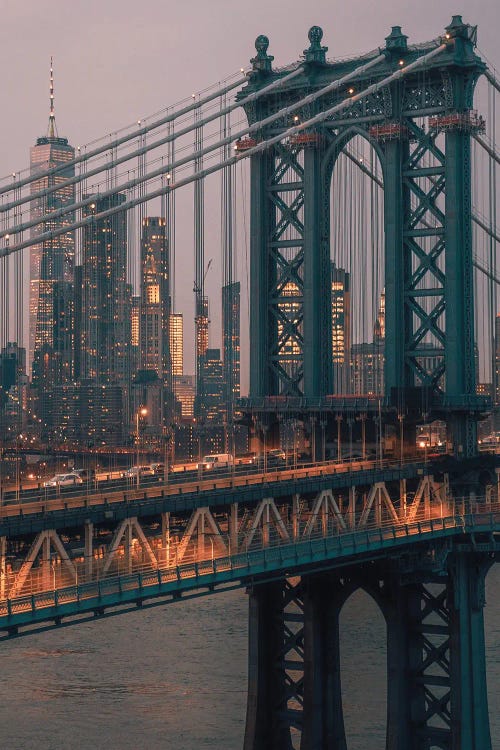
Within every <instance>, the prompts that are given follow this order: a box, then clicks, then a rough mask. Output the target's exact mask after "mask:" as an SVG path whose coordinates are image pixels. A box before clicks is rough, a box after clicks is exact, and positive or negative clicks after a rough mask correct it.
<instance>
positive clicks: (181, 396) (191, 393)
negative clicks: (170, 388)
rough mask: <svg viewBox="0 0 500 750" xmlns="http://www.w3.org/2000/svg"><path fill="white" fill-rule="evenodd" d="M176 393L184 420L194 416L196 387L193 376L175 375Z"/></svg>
mask: <svg viewBox="0 0 500 750" xmlns="http://www.w3.org/2000/svg"><path fill="white" fill-rule="evenodd" d="M174 393H175V398H176V400H177V401H178V402H179V403H180V405H181V416H182V418H183V419H188V418H192V417H193V416H194V398H195V387H194V378H193V376H192V375H174Z"/></svg>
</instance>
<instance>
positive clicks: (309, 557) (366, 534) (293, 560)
mask: <svg viewBox="0 0 500 750" xmlns="http://www.w3.org/2000/svg"><path fill="white" fill-rule="evenodd" d="M467 502H468V501H460V503H458V504H456V505H453V506H448V507H446V508H443V506H441V512H443V510H446V511H447V512H448V515H444V516H440V515H439V516H434V517H432V518H419V519H417V520H415V521H412V522H411V523H407V522H406V521H405V520H404V519H403V520H402V521H401V522H400V523H392V522H386V523H382V524H378V525H377V524H375V523H370V524H367V525H366V526H365V527H364V528H362V529H358V530H356V531H339V529H338V527H337V528H336V529H333V528H330V529H329V530H327V531H329V532H330V533H326V534H325V533H320V531H316V532H315V533H314V534H310V535H309V536H307V537H302V538H301V539H295V540H292V541H283V540H282V539H280V538H274V539H271V540H270V541H269V543H267V544H263V543H262V542H260V545H259V546H258V547H257V546H252V547H250V548H249V549H247V550H245V551H243V552H242V551H239V552H238V553H237V554H234V555H225V556H215V555H214V549H213V547H212V550H211V551H212V554H211V555H210V556H208V557H203V558H201V557H199V558H197V559H192V560H191V561H189V562H183V563H182V564H181V565H177V564H175V556H174V554H173V551H172V549H169V555H168V557H169V560H168V562H162V561H158V564H157V565H156V566H154V565H152V564H148V565H144V564H139V565H137V566H136V569H135V570H134V571H133V572H126V573H123V574H120V572H119V571H118V573H117V571H116V570H115V571H113V572H112V573H109V575H107V576H105V577H102V578H99V571H96V578H95V580H90V581H83V582H82V579H81V578H80V579H78V578H77V580H76V581H75V582H74V583H72V584H71V585H63V586H60V587H57V586H56V577H55V574H54V579H53V584H54V585H53V587H52V588H50V587H49V588H47V589H45V590H38V591H37V590H36V587H35V586H34V581H32V582H31V587H29V585H28V588H29V593H24V594H23V595H22V596H17V597H15V598H8V597H7V598H3V599H2V600H0V625H1V624H2V623H1V619H2V618H4V619H5V622H4V627H8V622H9V619H10V618H11V617H13V616H14V615H19V614H22V613H28V614H30V615H31V616H33V618H34V619H37V620H40V619H52V618H53V617H57V616H58V610H60V609H61V608H63V609H64V608H65V609H66V610H67V609H68V608H67V607H66V606H65V605H75V606H74V607H73V612H72V613H73V614H76V613H78V612H82V611H92V610H94V611H95V610H96V609H99V608H100V607H105V606H113V605H115V606H116V605H118V604H120V603H123V602H125V601H137V600H142V599H143V598H148V597H153V596H159V595H167V594H169V593H175V591H176V590H177V591H178V590H180V589H183V588H184V589H185V588H190V589H193V588H199V587H203V586H208V587H209V589H208V590H207V593H209V590H212V587H213V586H215V585H216V584H217V583H224V582H229V581H233V582H234V581H237V580H239V581H240V582H242V581H244V579H245V578H246V577H248V576H250V575H255V574H256V573H262V572H265V571H269V572H272V571H279V570H282V571H286V572H287V573H288V572H290V570H293V569H294V568H296V569H297V568H300V565H301V564H307V563H309V562H312V561H318V562H320V561H323V562H324V561H326V560H328V559H338V558H340V557H344V556H347V555H349V556H353V555H361V554H363V553H368V554H370V553H373V552H374V551H376V550H381V549H383V548H385V547H388V546H404V545H407V544H408V542H409V540H412V539H415V540H417V539H418V540H420V539H422V538H425V537H429V536H430V537H442V536H449V535H450V534H451V535H455V534H456V533H457V531H458V533H464V534H465V533H471V532H474V531H478V530H481V531H489V532H491V531H495V530H497V529H498V530H499V531H500V503H498V502H497V503H495V504H486V503H484V504H482V503H481V502H478V503H477V505H476V508H477V510H476V511H475V512H465V511H470V510H471V508H470V507H469V508H467ZM435 510H436V509H435ZM289 532H290V533H292V529H291V528H290V529H289ZM499 545H500V542H499ZM172 560H174V563H173V564H172ZM0 583H1V586H2V590H3V591H6V586H7V581H6V580H5V577H2V580H1V581H0ZM38 585H40V581H39V582H38ZM4 597H5V594H4ZM86 602H87V604H88V606H86V605H85V603H86ZM44 611H45V615H46V617H45V615H44ZM63 614H67V612H63ZM35 615H36V618H35ZM27 621H29V618H28V620H27Z"/></svg>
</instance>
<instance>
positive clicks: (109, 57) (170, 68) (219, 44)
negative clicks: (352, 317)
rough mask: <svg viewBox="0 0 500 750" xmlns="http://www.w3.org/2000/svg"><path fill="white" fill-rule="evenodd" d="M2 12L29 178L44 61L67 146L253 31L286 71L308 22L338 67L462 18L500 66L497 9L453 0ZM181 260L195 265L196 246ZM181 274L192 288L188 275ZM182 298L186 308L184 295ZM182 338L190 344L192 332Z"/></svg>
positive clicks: (229, 55) (203, 80) (242, 49)
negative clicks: (390, 40) (397, 35)
mask: <svg viewBox="0 0 500 750" xmlns="http://www.w3.org/2000/svg"><path fill="white" fill-rule="evenodd" d="M1 5H2V44H1V47H0V56H1V61H2V71H3V75H2V83H3V91H2V98H3V112H4V114H3V118H2V143H3V148H2V150H1V156H0V175H7V174H9V173H11V172H13V171H19V170H21V169H25V168H26V167H27V166H28V163H29V147H30V146H31V145H33V144H34V142H35V140H36V138H37V137H38V136H40V135H44V134H45V133H46V128H47V121H48V102H49V97H48V69H49V61H50V56H51V55H52V56H53V57H54V69H55V96H56V100H55V102H56V121H57V126H58V132H59V135H63V136H65V137H67V138H68V139H69V140H70V143H72V144H73V145H75V146H76V145H78V144H84V143H89V142H90V141H92V140H94V139H97V138H100V137H102V136H104V135H106V134H108V133H111V132H114V131H116V130H118V129H120V128H121V127H123V126H125V125H128V124H130V123H132V122H135V121H137V120H138V119H139V118H143V117H144V116H147V115H149V114H152V113H154V112H157V111H158V110H161V109H163V108H164V107H165V106H166V105H169V104H172V103H174V102H176V101H178V100H180V99H183V98H185V97H186V96H189V95H190V94H191V92H197V91H201V90H202V89H204V88H206V87H207V86H209V85H211V84H213V83H215V82H216V81H219V80H222V79H224V78H226V77H228V76H229V75H231V74H232V73H234V72H235V71H237V70H239V68H241V67H247V66H248V61H249V58H250V57H252V56H253V54H254V40H255V37H256V36H257V35H258V34H266V35H267V36H269V38H270V48H269V53H270V54H273V55H274V56H275V65H277V66H282V65H286V64H287V63H290V62H293V61H295V60H297V59H298V58H299V56H300V55H301V53H302V51H303V50H304V49H305V48H306V47H307V46H308V41H307V32H308V29H309V28H310V26H312V25H313V24H318V25H320V26H322V27H323V30H324V38H323V44H325V45H327V46H328V48H329V50H328V53H327V56H328V57H329V58H335V57H344V56H350V55H355V54H358V53H362V52H366V51H369V50H371V49H374V48H376V47H377V46H379V45H380V46H381V45H383V44H384V37H385V36H386V35H387V34H388V33H389V31H390V28H391V26H392V25H395V24H399V25H401V26H402V27H403V31H404V32H405V33H406V34H408V36H409V43H410V44H411V43H414V42H422V41H426V40H429V39H432V38H435V37H437V36H438V35H439V34H441V33H442V32H443V29H444V27H445V26H446V25H447V24H448V23H449V22H450V20H451V16H452V14H455V13H462V14H463V16H464V20H465V21H466V22H469V23H472V24H477V25H478V27H479V28H478V46H479V49H480V51H481V52H482V53H484V55H486V56H487V57H488V58H489V59H490V60H491V61H492V63H496V64H497V65H499V66H500V55H499V53H498V46H499V40H498V32H499V28H500V23H499V22H500V10H499V7H500V6H499V3H498V0H477V1H476V2H474V3H467V4H464V3H462V5H460V4H458V5H457V3H456V1H455V0H454V1H452V0H440V2H436V0H418V1H415V2H414V3H411V4H410V3H401V2H396V0H382V2H378V3H376V2H373V1H372V2H368V1H367V0H350V2H344V3H340V2H337V3H335V2H332V0H307V2H299V1H298V0H289V1H288V2H284V0H251V1H250V2H240V3H236V2H234V0H233V2H230V1H229V0H208V1H207V2H202V1H201V0H186V2H179V0H142V2H137V1H135V2H133V0H85V1H83V0H24V1H22V0H2V3H1ZM187 255H188V256H189V257H190V258H191V256H192V248H189V252H188V253H187ZM207 257H210V255H209V253H208V252H207ZM186 273H187V274H188V278H189V286H191V274H192V271H191V270H189V272H188V271H187V270H186ZM178 278H179V273H178ZM188 296H189V297H190V299H192V289H191V288H190V289H189V295H188ZM186 314H187V311H186ZM186 336H187V338H188V342H189V336H190V333H189V330H187V331H186ZM214 343H215V344H216V345H218V343H219V342H218V341H217V340H215V341H214ZM188 346H189V348H191V345H190V343H188ZM187 369H188V370H189V368H187Z"/></svg>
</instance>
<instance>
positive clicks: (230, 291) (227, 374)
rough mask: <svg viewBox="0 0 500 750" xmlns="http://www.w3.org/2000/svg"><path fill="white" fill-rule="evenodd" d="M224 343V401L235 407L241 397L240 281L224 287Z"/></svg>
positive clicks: (232, 407) (230, 406)
mask: <svg viewBox="0 0 500 750" xmlns="http://www.w3.org/2000/svg"><path fill="white" fill-rule="evenodd" d="M222 345H223V351H224V359H223V362H224V401H225V402H226V405H227V409H228V411H229V409H234V401H235V399H237V398H239V397H240V282H239V281H237V282H235V283H233V284H226V286H223V287H222Z"/></svg>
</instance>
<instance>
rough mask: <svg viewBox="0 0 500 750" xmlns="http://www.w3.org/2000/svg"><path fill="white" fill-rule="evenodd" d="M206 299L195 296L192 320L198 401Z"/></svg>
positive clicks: (205, 338)
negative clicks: (194, 310)
mask: <svg viewBox="0 0 500 750" xmlns="http://www.w3.org/2000/svg"><path fill="white" fill-rule="evenodd" d="M208 324H209V320H208V297H205V296H202V295H199V294H197V295H196V315H195V319H194V327H195V338H196V341H195V343H196V352H195V368H196V395H197V397H198V401H200V399H202V398H203V368H202V366H201V359H202V357H204V356H205V353H206V351H207V349H208Z"/></svg>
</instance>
